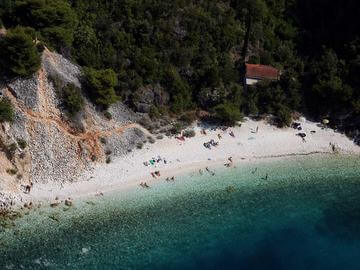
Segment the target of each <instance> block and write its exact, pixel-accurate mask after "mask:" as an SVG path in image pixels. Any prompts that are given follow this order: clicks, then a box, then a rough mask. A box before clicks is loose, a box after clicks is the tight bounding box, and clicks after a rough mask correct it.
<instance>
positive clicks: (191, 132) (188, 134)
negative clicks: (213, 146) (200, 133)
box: [183, 129, 196, 138]
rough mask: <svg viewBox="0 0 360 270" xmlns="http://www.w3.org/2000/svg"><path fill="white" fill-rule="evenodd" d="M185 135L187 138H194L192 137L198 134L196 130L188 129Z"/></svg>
mask: <svg viewBox="0 0 360 270" xmlns="http://www.w3.org/2000/svg"><path fill="white" fill-rule="evenodd" d="M183 135H184V136H185V137H186V138H192V137H195V135H196V132H195V130H193V129H187V130H185V131H184V133H183Z"/></svg>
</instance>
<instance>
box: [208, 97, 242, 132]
mask: <svg viewBox="0 0 360 270" xmlns="http://www.w3.org/2000/svg"><path fill="white" fill-rule="evenodd" d="M214 111H215V114H216V117H217V119H219V120H220V121H221V122H223V123H225V124H227V125H231V126H233V125H235V124H236V122H237V121H240V120H242V118H243V115H242V113H241V112H240V109H239V107H238V106H236V105H234V104H232V103H228V102H225V103H222V104H219V105H217V106H216V107H215V108H214Z"/></svg>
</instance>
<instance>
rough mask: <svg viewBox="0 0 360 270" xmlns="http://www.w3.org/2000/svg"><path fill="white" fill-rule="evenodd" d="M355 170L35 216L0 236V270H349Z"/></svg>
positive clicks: (167, 189) (233, 175) (130, 197)
mask: <svg viewBox="0 0 360 270" xmlns="http://www.w3.org/2000/svg"><path fill="white" fill-rule="evenodd" d="M359 165H360V160H359V158H355V157H351V158H350V157H338V158H319V157H306V158H294V159H291V160H283V161H271V162H263V163H258V164H257V165H251V166H250V165H246V164H244V165H240V166H238V167H237V168H236V169H226V170H225V169H218V170H217V174H216V176H215V177H211V176H209V175H203V176H198V175H196V174H193V175H186V176H183V177H181V178H178V179H177V180H176V181H175V183H167V182H165V181H163V182H160V183H159V184H158V185H156V186H153V187H152V188H151V189H150V190H143V189H140V188H139V189H137V190H134V191H131V192H128V193H126V194H123V193H119V194H117V193H114V194H110V195H108V196H106V197H104V198H102V199H99V198H97V199H95V198H94V199H91V200H90V199H88V200H84V201H79V202H76V203H75V207H73V208H70V210H67V208H66V207H59V208H55V209H50V208H44V209H42V208H41V209H37V210H36V211H33V212H32V213H30V214H29V215H25V216H24V217H23V218H21V219H19V220H17V221H16V222H15V223H16V226H15V227H14V228H11V229H6V230H4V229H3V230H2V231H1V230H0V269H6V268H10V269H11V268H12V269H21V267H23V268H24V269H276V270H281V269H327V270H329V269H356V270H358V269H360V166H359ZM255 168H257V170H256V171H255ZM266 174H268V175H269V177H268V180H265V179H262V178H263V177H264V176H265V175H266ZM64 210H67V211H64ZM51 217H52V218H51ZM54 217H55V219H57V220H58V221H56V220H54Z"/></svg>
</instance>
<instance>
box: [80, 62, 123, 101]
mask: <svg viewBox="0 0 360 270" xmlns="http://www.w3.org/2000/svg"><path fill="white" fill-rule="evenodd" d="M85 74H86V81H87V84H88V87H89V90H90V94H91V97H92V98H93V100H94V102H95V103H96V104H98V105H100V106H103V107H104V108H107V107H109V106H110V105H111V104H113V103H116V102H117V101H119V97H118V96H117V95H116V93H115V89H114V87H115V86H116V85H117V83H118V80H117V75H116V73H115V72H114V71H113V70H112V69H103V70H96V69H93V68H88V69H86V71H85Z"/></svg>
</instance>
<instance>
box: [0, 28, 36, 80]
mask: <svg viewBox="0 0 360 270" xmlns="http://www.w3.org/2000/svg"><path fill="white" fill-rule="evenodd" d="M28 30H29V29H26V28H22V27H16V28H14V29H10V30H8V32H7V34H6V35H5V36H4V37H3V38H1V39H0V72H1V73H3V74H6V75H8V76H11V77H16V76H22V77H27V76H30V75H32V74H33V73H35V72H36V71H37V70H38V69H39V68H40V55H39V53H38V51H37V49H36V47H35V44H34V42H33V39H32V37H31V35H30V34H29V31H28Z"/></svg>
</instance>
